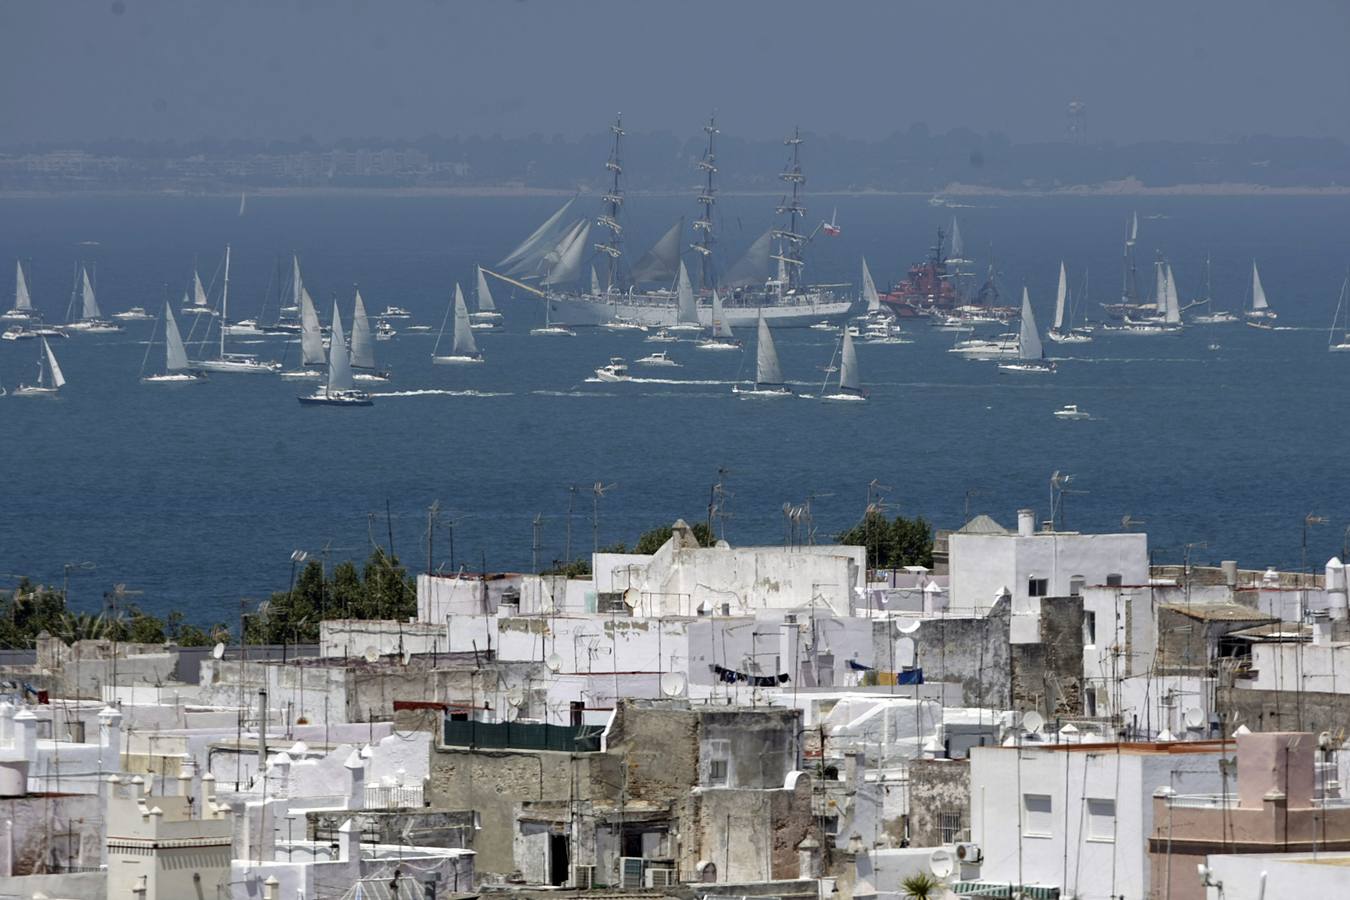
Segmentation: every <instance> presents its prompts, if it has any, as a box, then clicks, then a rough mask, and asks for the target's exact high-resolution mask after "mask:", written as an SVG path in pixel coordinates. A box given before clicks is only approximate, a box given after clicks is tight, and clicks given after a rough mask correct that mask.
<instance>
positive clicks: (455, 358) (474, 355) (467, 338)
mask: <svg viewBox="0 0 1350 900" xmlns="http://www.w3.org/2000/svg"><path fill="white" fill-rule="evenodd" d="M452 310H453V312H454V314H455V333H454V339H453V341H452V343H451V347H450V354H449V355H448V356H438V355H437V354H436V350H437V349H438V348H439V347H440V346H441V338H442V337H443V336H444V334H445V322H444V321H442V322H441V334H438V335H437V336H436V346H435V347H432V348H431V361H432V362H433V363H435V364H436V365H438V366H443V365H456V364H459V363H480V362H482V361H483V354H482V353H481V352H479V350H478V344H477V342H475V341H474V339H473V325H472V324H471V323H470V321H469V308H468V306H467V305H465V303H464V292H463V291H462V290H460V288H459V282H456V283H455V299H454V303H453V305H452ZM448 317H449V315H448V312H447V318H448Z"/></svg>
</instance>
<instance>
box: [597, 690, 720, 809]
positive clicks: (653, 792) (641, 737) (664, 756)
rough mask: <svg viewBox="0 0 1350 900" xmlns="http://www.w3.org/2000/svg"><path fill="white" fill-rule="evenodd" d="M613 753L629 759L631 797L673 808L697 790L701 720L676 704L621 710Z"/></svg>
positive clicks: (611, 742)
mask: <svg viewBox="0 0 1350 900" xmlns="http://www.w3.org/2000/svg"><path fill="white" fill-rule="evenodd" d="M608 746H609V749H610V750H611V751H613V752H616V753H619V754H621V755H622V756H623V758H624V765H625V766H626V768H627V771H626V773H625V775H626V782H625V789H626V793H627V795H628V796H629V797H632V798H634V799H641V800H647V801H651V802H653V803H668V802H673V801H677V800H683V799H684V798H685V797H686V796H687V795H688V794H689V789H690V788H692V787H693V786H694V785H696V784H698V779H699V768H698V762H699V759H698V750H699V714H698V712H696V711H695V710H693V709H689V708H684V709H681V708H679V707H677V706H675V705H673V704H662V705H661V706H660V707H659V708H650V707H647V706H646V705H643V704H636V703H630V702H623V703H620V704H619V709H618V712H617V713H616V715H615V717H614V723H613V725H612V726H611V728H610V735H609V745H608Z"/></svg>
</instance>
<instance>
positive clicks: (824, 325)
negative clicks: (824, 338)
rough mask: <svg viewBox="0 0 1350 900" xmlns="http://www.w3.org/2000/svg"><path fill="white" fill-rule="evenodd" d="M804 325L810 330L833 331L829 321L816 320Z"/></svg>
mask: <svg viewBox="0 0 1350 900" xmlns="http://www.w3.org/2000/svg"><path fill="white" fill-rule="evenodd" d="M806 327H808V328H810V329H811V330H812V331H834V326H833V325H831V324H830V323H829V322H817V323H815V324H814V325H808V326H806Z"/></svg>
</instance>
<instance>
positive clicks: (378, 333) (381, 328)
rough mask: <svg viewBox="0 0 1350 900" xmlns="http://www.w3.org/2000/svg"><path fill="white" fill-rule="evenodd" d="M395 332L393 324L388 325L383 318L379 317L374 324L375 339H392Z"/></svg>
mask: <svg viewBox="0 0 1350 900" xmlns="http://www.w3.org/2000/svg"><path fill="white" fill-rule="evenodd" d="M396 334H398V332H397V331H395V330H394V326H393V325H390V324H389V322H388V321H386V320H385V319H381V320H380V321H379V322H378V323H376V325H375V340H377V341H392V340H393V339H394V335H396Z"/></svg>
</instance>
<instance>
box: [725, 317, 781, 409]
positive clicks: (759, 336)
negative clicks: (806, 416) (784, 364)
mask: <svg viewBox="0 0 1350 900" xmlns="http://www.w3.org/2000/svg"><path fill="white" fill-rule="evenodd" d="M731 392H732V393H733V394H740V395H741V396H743V397H791V396H792V388H790V387H788V385H787V382H785V381H784V380H783V370H782V369H781V368H780V367H779V365H778V350H777V348H775V347H774V345H773V333H772V332H771V331H770V330H769V323H768V322H767V321H765V319H764V315H763V313H761V314H760V316H759V324H758V326H757V333H756V336H755V380H754V382H753V383H752V384H750V385H749V386H743V385H739V384H736V385H732V387H731Z"/></svg>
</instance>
